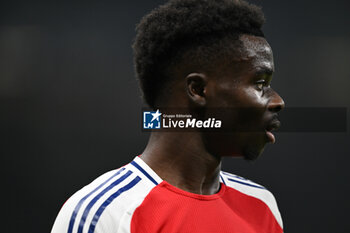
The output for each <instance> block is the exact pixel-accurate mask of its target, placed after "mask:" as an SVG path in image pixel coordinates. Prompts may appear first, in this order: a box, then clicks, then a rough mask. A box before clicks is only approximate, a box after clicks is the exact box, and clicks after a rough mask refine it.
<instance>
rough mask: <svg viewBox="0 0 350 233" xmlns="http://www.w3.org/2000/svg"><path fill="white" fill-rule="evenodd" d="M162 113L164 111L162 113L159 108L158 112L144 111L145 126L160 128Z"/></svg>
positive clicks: (146, 127) (147, 127)
mask: <svg viewBox="0 0 350 233" xmlns="http://www.w3.org/2000/svg"><path fill="white" fill-rule="evenodd" d="M161 115H162V113H160V112H159V110H157V111H156V112H143V128H144V129H160V128H161Z"/></svg>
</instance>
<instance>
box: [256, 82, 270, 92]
mask: <svg viewBox="0 0 350 233" xmlns="http://www.w3.org/2000/svg"><path fill="white" fill-rule="evenodd" d="M267 86H269V84H268V83H267V82H266V80H259V81H258V82H256V88H257V89H258V90H259V91H262V90H263V89H264V87H267Z"/></svg>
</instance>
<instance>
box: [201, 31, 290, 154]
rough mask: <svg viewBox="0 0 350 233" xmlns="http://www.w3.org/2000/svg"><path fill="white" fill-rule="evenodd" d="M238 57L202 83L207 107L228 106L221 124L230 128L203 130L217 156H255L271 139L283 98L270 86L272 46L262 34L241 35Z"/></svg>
mask: <svg viewBox="0 0 350 233" xmlns="http://www.w3.org/2000/svg"><path fill="white" fill-rule="evenodd" d="M240 41H241V44H242V48H241V51H240V55H239V58H237V59H236V58H235V61H236V62H234V64H233V65H232V67H230V68H229V69H228V70H227V72H225V74H224V75H221V76H220V77H209V78H208V80H207V83H206V87H205V98H206V107H207V108H211V107H212V108H221V109H227V111H225V116H224V118H225V119H223V124H225V127H226V128H229V129H230V130H228V131H225V132H220V133H204V138H205V144H206V147H207V149H208V150H209V151H210V152H211V153H212V154H214V155H218V156H220V157H221V156H243V157H244V158H246V159H248V160H253V159H256V158H257V157H258V156H259V155H260V154H261V153H262V152H263V150H264V147H265V145H266V143H269V142H270V143H274V142H275V136H274V135H273V133H272V132H271V131H273V130H275V129H277V128H278V127H279V121H278V119H277V113H278V112H279V111H280V110H281V109H283V108H284V101H283V99H282V98H281V97H280V96H279V95H278V94H277V93H276V92H275V91H274V90H273V89H272V87H271V85H270V84H271V80H272V74H273V72H274V62H273V55H272V50H271V47H270V46H269V44H268V43H267V41H266V40H265V39H264V38H262V37H257V36H252V35H242V36H240Z"/></svg>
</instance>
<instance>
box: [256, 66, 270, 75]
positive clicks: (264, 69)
mask: <svg viewBox="0 0 350 233" xmlns="http://www.w3.org/2000/svg"><path fill="white" fill-rule="evenodd" d="M255 74H256V75H264V74H265V75H266V74H267V75H272V74H273V69H271V68H268V67H260V68H259V69H258V70H257V71H256V73H255Z"/></svg>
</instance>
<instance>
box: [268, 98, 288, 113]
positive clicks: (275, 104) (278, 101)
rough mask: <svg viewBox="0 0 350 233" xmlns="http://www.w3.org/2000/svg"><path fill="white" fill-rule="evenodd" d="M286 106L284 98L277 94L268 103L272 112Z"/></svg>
mask: <svg viewBox="0 0 350 233" xmlns="http://www.w3.org/2000/svg"><path fill="white" fill-rule="evenodd" d="M284 107H285V104H284V101H283V99H282V98H281V97H280V96H279V95H277V98H274V99H273V100H272V101H271V102H270V103H269V105H268V109H269V110H270V111H272V112H279V111H281V110H282V109H283V108H284Z"/></svg>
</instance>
